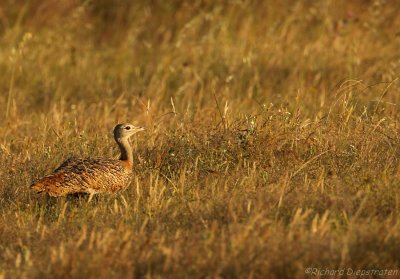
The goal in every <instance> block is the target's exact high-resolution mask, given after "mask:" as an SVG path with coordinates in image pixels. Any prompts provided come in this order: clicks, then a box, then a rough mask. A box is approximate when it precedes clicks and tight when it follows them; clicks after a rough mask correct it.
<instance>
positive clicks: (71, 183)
mask: <svg viewBox="0 0 400 279" xmlns="http://www.w3.org/2000/svg"><path fill="white" fill-rule="evenodd" d="M142 130H144V129H143V128H141V127H135V126H133V125H131V124H118V125H117V126H116V127H115V128H114V139H115V141H116V142H117V144H118V146H119V147H120V150H121V156H120V159H118V160H117V159H107V158H85V159H74V158H70V159H68V160H67V161H65V162H64V163H62V164H61V165H60V166H59V167H58V168H57V169H56V170H54V172H53V173H52V174H50V175H48V176H45V177H43V178H41V179H39V180H38V181H36V182H34V183H33V184H32V185H31V188H32V189H34V190H35V191H37V192H47V193H48V194H49V195H50V196H54V197H58V196H65V195H68V194H73V193H88V194H96V193H114V192H117V191H121V190H124V189H125V188H126V187H127V186H128V185H129V182H130V180H131V177H132V163H133V155H132V150H131V147H130V144H129V142H128V138H129V137H130V136H132V135H133V134H135V133H137V132H139V131H142Z"/></svg>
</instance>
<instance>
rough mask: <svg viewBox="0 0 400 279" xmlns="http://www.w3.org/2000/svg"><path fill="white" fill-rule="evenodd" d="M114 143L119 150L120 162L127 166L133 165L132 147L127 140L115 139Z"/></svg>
mask: <svg viewBox="0 0 400 279" xmlns="http://www.w3.org/2000/svg"><path fill="white" fill-rule="evenodd" d="M116 142H117V144H118V146H119V149H120V150H121V156H120V157H119V159H120V160H122V161H125V162H127V163H128V165H129V166H132V165H133V154H132V147H131V145H130V144H129V141H128V138H120V139H116Z"/></svg>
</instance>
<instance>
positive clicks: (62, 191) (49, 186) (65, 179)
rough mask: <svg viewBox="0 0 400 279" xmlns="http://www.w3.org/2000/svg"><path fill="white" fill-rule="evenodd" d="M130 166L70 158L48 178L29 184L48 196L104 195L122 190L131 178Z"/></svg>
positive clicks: (92, 159) (99, 160)
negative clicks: (73, 194)
mask: <svg viewBox="0 0 400 279" xmlns="http://www.w3.org/2000/svg"><path fill="white" fill-rule="evenodd" d="M131 174H132V170H131V166H130V165H129V164H127V163H126V162H124V161H121V160H115V159H105V158H85V159H76V158H71V159H68V160H67V161H65V162H64V163H62V164H61V165H60V166H59V167H58V168H57V169H56V170H55V171H54V172H53V173H52V174H51V175H48V176H46V177H43V178H41V179H39V180H37V181H36V182H34V183H33V184H32V185H31V188H32V189H34V190H36V191H38V192H43V191H45V192H47V193H48V194H49V195H50V196H64V195H67V194H72V193H104V192H117V191H120V190H123V189H125V188H126V187H127V186H128V184H129V182H130V179H131Z"/></svg>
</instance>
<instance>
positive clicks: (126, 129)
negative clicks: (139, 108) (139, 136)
mask: <svg viewBox="0 0 400 279" xmlns="http://www.w3.org/2000/svg"><path fill="white" fill-rule="evenodd" d="M143 130H144V128H143V127H137V126H134V125H132V124H129V123H122V124H118V125H117V126H115V128H114V138H115V140H116V141H120V140H121V139H124V138H129V137H130V136H132V135H133V134H136V133H137V132H140V131H143Z"/></svg>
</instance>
